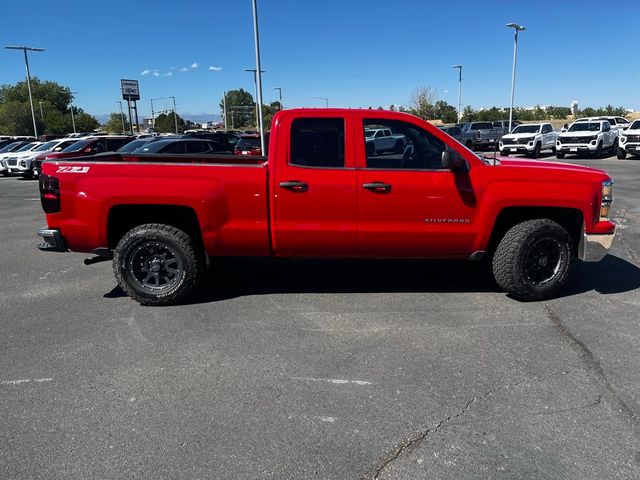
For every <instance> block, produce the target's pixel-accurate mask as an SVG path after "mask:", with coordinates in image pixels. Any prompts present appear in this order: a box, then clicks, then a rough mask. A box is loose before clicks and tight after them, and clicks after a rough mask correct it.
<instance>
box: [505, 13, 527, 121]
mask: <svg viewBox="0 0 640 480" xmlns="http://www.w3.org/2000/svg"><path fill="white" fill-rule="evenodd" d="M507 27H509V28H513V30H514V36H513V70H512V71H511V107H510V108H509V132H511V124H512V122H513V96H514V94H515V91H516V59H517V57H518V32H521V31H523V30H526V28H525V27H523V26H522V25H518V24H517V23H507Z"/></svg>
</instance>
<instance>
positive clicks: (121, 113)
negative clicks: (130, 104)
mask: <svg viewBox="0 0 640 480" xmlns="http://www.w3.org/2000/svg"><path fill="white" fill-rule="evenodd" d="M116 103H117V104H118V105H120V119H121V120H122V133H124V132H125V128H124V112H123V111H122V100H116Z"/></svg>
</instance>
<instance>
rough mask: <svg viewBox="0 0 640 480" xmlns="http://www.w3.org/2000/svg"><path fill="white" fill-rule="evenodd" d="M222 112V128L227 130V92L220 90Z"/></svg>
mask: <svg viewBox="0 0 640 480" xmlns="http://www.w3.org/2000/svg"><path fill="white" fill-rule="evenodd" d="M222 112H223V113H222V114H223V115H224V129H225V131H226V130H229V124H228V123H227V92H222Z"/></svg>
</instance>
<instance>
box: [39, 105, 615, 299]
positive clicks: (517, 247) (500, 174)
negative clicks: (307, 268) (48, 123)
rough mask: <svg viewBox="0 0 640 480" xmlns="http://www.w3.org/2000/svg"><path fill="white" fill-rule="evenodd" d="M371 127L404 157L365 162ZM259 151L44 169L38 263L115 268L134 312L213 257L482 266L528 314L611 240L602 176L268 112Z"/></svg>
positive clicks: (343, 112) (369, 116)
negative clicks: (78, 258) (77, 261)
mask: <svg viewBox="0 0 640 480" xmlns="http://www.w3.org/2000/svg"><path fill="white" fill-rule="evenodd" d="M607 123H608V122H607ZM372 125H376V126H377V127H376V128H378V127H384V128H390V129H392V130H393V131H395V132H398V133H402V134H404V135H405V137H406V139H407V145H411V146H412V151H411V157H410V158H404V156H403V155H384V156H380V155H377V156H373V157H368V156H367V155H366V152H365V144H366V140H365V136H364V130H366V129H367V128H369V127H370V126H372ZM158 143H159V142H154V143H152V144H151V145H157V144H158ZM271 147H272V148H271V149H270V151H269V155H268V157H267V158H264V157H237V156H222V155H220V156H217V157H211V158H209V159H207V158H206V156H204V155H199V156H197V157H191V158H190V157H189V156H188V155H186V156H180V155H143V156H138V157H136V154H135V152H134V153H133V154H127V155H125V156H123V155H120V154H115V153H113V154H105V155H101V156H99V157H91V158H75V159H65V160H64V161H61V162H58V161H51V162H45V163H44V164H43V168H44V172H43V175H42V176H41V177H40V182H39V185H40V198H41V203H42V208H43V210H44V211H45V213H46V221H47V225H48V227H47V228H44V229H41V230H39V231H38V235H39V236H40V237H42V239H43V240H44V243H43V244H41V245H40V247H39V248H40V249H41V250H45V251H47V250H49V251H67V250H71V251H77V252H94V253H95V254H96V255H98V258H102V259H112V260H113V270H114V274H115V277H116V280H117V282H118V284H119V285H120V287H121V288H122V289H123V291H124V292H125V293H127V294H128V295H129V296H131V297H132V298H134V299H135V300H137V301H138V302H140V303H142V304H146V305H170V304H175V303H178V302H181V301H184V300H185V299H187V298H188V297H189V296H190V295H192V294H193V293H194V292H195V290H196V289H197V287H198V286H199V285H201V284H202V280H203V277H204V274H205V270H206V265H207V257H219V256H225V257H232V256H243V257H247V256H274V257H319V258H327V257H330V258H335V257H342V258H349V257H367V258H372V257H375V258H397V257H405V258H457V259H462V258H467V259H470V260H479V259H482V258H483V256H485V255H486V256H487V257H489V259H490V262H491V264H492V268H493V274H494V278H495V280H496V282H497V284H498V285H499V286H500V287H501V288H502V289H503V290H504V291H506V292H508V293H509V294H510V295H511V296H513V297H514V298H517V299H520V300H538V299H542V298H547V297H549V296H550V295H553V294H554V293H555V292H557V291H558V289H560V288H561V287H562V285H563V284H565V282H566V281H567V279H568V277H569V273H570V270H571V267H572V264H573V262H574V260H575V258H580V259H582V260H585V261H597V260H600V259H602V258H603V257H604V256H605V255H606V254H607V252H608V250H609V248H610V247H611V245H612V242H613V240H614V236H615V230H616V224H615V223H614V222H612V221H611V220H610V218H609V215H610V212H611V208H612V199H613V187H612V181H611V178H610V177H609V176H608V175H607V173H606V172H604V171H602V170H596V169H592V168H589V167H584V166H575V165H565V164H559V163H557V162H540V161H526V160H509V159H503V160H496V159H488V158H485V157H483V156H478V155H476V154H474V153H473V152H471V151H470V150H468V149H466V148H464V147H463V146H462V145H460V144H459V143H458V142H456V141H454V140H452V139H451V137H449V136H448V135H446V134H444V133H443V132H442V131H440V130H439V129H438V128H436V127H435V126H433V125H431V124H430V123H428V122H426V121H424V120H421V119H419V118H417V117H414V116H412V115H407V114H403V113H399V112H390V111H371V110H352V109H291V110H281V111H279V112H277V113H276V114H275V117H274V121H273V130H272V131H271ZM203 157H205V158H203ZM378 162H383V163H384V165H383V166H379V164H378ZM581 270H582V272H581V274H582V275H585V274H586V272H587V270H586V269H581ZM432 274H433V275H435V276H437V275H438V272H437V271H436V270H434V271H433V272H432ZM594 274H598V272H594ZM263 281H268V279H263ZM297 281H301V282H304V281H305V279H304V278H302V277H301V278H299V279H297Z"/></svg>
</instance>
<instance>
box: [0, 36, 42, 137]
mask: <svg viewBox="0 0 640 480" xmlns="http://www.w3.org/2000/svg"><path fill="white" fill-rule="evenodd" d="M4 48H6V49H9V50H22V51H23V52H24V64H25V66H26V67H27V88H28V89H29V103H30V104H31V119H32V120H33V135H34V136H35V137H36V138H38V127H37V126H36V113H35V111H34V110H33V97H32V96H31V73H30V72H29V58H28V57H27V50H29V51H31V52H44V48H33V47H16V46H13V45H6V46H5V47H4Z"/></svg>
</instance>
